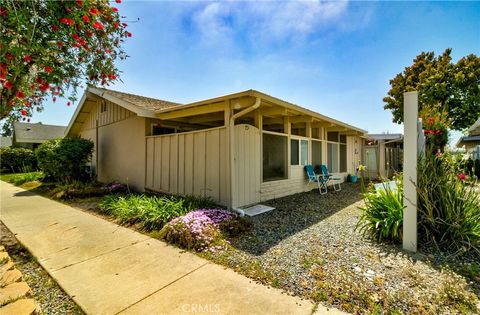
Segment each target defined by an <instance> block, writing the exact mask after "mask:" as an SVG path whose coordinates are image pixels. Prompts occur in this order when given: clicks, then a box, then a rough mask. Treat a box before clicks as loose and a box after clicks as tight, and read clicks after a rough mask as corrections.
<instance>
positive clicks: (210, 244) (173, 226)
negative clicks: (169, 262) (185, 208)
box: [160, 209, 240, 252]
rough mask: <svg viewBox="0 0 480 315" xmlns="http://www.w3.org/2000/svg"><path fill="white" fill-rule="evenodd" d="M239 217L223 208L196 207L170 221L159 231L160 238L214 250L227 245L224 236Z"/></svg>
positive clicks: (198, 249)
mask: <svg viewBox="0 0 480 315" xmlns="http://www.w3.org/2000/svg"><path fill="white" fill-rule="evenodd" d="M239 219H240V218H239V217H238V216H237V215H236V214H235V213H232V212H230V211H227V210H223V209H197V210H195V211H192V212H189V213H187V214H186V215H184V216H181V217H178V218H175V219H173V220H172V221H170V222H169V223H168V224H167V225H165V226H164V227H163V229H162V230H161V231H160V238H161V239H164V240H166V241H167V242H169V243H172V244H176V245H179V246H180V247H183V248H186V249H193V250H196V251H199V252H207V251H210V252H214V251H217V250H222V249H225V248H226V247H227V246H228V241H227V240H226V238H225V236H226V234H229V233H231V232H232V231H231V229H232V227H235V226H236V225H235V224H234V222H235V221H237V220H239Z"/></svg>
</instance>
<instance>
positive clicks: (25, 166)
mask: <svg viewBox="0 0 480 315" xmlns="http://www.w3.org/2000/svg"><path fill="white" fill-rule="evenodd" d="M0 165H1V168H2V169H8V170H11V171H12V172H23V171H25V170H26V171H33V170H35V169H36V168H37V158H36V157H35V154H34V153H33V151H32V150H31V149H26V148H12V147H6V148H2V149H0Z"/></svg>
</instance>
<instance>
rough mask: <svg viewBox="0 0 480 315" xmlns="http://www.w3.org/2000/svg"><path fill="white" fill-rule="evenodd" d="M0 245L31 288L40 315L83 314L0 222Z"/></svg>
mask: <svg viewBox="0 0 480 315" xmlns="http://www.w3.org/2000/svg"><path fill="white" fill-rule="evenodd" d="M0 244H1V245H3V246H5V249H6V250H7V252H8V253H9V255H10V257H12V259H13V261H14V262H15V266H16V268H17V269H18V270H20V272H21V273H22V274H23V279H24V280H25V282H27V284H28V285H29V286H30V288H32V293H33V298H34V299H35V301H36V302H37V303H38V304H39V305H40V309H41V314H71V315H81V314H84V313H83V312H82V310H81V309H80V308H79V307H78V306H77V304H75V302H74V301H73V300H72V299H71V298H70V297H69V296H68V295H67V294H66V293H65V292H64V291H63V290H62V289H61V288H60V287H59V286H58V284H57V283H56V282H55V281H54V280H53V279H52V278H50V276H49V275H48V273H47V272H46V271H45V270H44V269H43V268H42V267H41V266H40V265H39V264H38V263H37V262H36V260H35V258H34V257H33V256H31V255H30V253H29V252H28V251H27V250H26V249H25V248H23V247H22V246H21V245H20V244H19V243H18V241H17V239H16V238H15V236H14V235H13V234H12V233H11V232H10V231H9V230H8V229H7V228H6V227H5V225H4V224H3V223H2V222H1V221H0Z"/></svg>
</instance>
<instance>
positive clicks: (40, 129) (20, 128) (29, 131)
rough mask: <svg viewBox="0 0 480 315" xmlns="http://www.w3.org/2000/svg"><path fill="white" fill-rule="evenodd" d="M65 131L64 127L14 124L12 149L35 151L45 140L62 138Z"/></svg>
mask: <svg viewBox="0 0 480 315" xmlns="http://www.w3.org/2000/svg"><path fill="white" fill-rule="evenodd" d="M66 129H67V127H65V126H54V125H44V124H42V123H36V124H30V123H22V122H14V123H13V142H12V145H13V146H14V147H21V148H29V149H36V148H37V147H38V146H39V145H40V144H42V143H44V142H45V141H47V140H50V139H57V138H63V137H64V135H65V130H66Z"/></svg>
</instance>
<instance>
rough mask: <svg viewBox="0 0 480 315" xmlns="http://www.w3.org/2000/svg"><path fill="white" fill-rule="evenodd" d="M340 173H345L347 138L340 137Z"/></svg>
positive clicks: (344, 136)
mask: <svg viewBox="0 0 480 315" xmlns="http://www.w3.org/2000/svg"><path fill="white" fill-rule="evenodd" d="M340 172H341V173H346V172H347V136H346V135H340Z"/></svg>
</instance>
